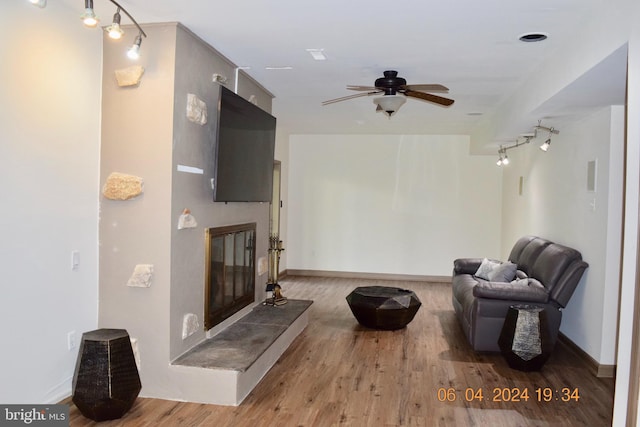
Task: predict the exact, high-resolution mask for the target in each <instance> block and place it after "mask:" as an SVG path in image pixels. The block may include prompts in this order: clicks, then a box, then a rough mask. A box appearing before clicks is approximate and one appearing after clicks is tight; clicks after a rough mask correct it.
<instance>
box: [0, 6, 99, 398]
mask: <svg viewBox="0 0 640 427" xmlns="http://www.w3.org/2000/svg"><path fill="white" fill-rule="evenodd" d="M79 21H80V20H79V19H78V9H73V10H71V9H69V8H68V7H67V6H65V5H62V4H60V2H56V1H50V2H49V5H48V7H47V8H46V9H39V8H36V7H33V6H31V5H30V4H29V3H28V2H26V1H10V2H8V1H4V2H2V3H0V27H2V28H3V31H4V32H5V37H2V38H0V52H1V55H2V59H1V61H2V66H0V82H1V83H0V84H1V85H2V88H1V89H0V91H1V92H0V93H1V95H0V129H2V133H0V140H1V141H0V162H1V163H2V167H0V183H1V186H0V199H1V200H2V206H3V210H2V220H1V221H0V224H1V225H0V235H1V236H2V238H1V239H0V271H2V279H1V280H2V282H1V285H0V286H1V289H2V297H1V298H0V320H1V321H0V335H1V336H2V340H3V343H4V344H3V350H2V351H1V352H0V384H2V386H1V387H0V402H2V403H53V402H57V401H59V400H60V399H62V398H64V397H66V396H68V395H69V394H70V393H71V378H72V376H73V371H74V368H75V362H76V357H77V351H78V350H77V349H74V350H73V351H69V350H68V349H67V332H69V331H76V333H77V335H76V340H77V341H78V342H79V341H80V338H81V334H82V333H83V332H86V331H89V330H93V329H95V328H96V326H97V245H98V237H97V233H98V225H97V222H98V192H97V189H98V169H99V164H98V149H99V138H100V119H99V118H100V80H101V58H102V36H101V34H100V32H94V33H92V32H91V31H89V30H86V29H84V28H83V27H82V25H80V22H79ZM9 34H10V35H11V37H8V36H6V35H9ZM73 250H78V251H79V254H80V265H79V269H78V271H71V251H73Z"/></svg>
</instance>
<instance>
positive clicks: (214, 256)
mask: <svg viewBox="0 0 640 427" xmlns="http://www.w3.org/2000/svg"><path fill="white" fill-rule="evenodd" d="M205 232H206V250H205V254H206V264H205V269H206V271H205V307H204V310H205V311H204V313H205V316H204V325H205V328H206V329H207V330H209V329H211V328H213V327H214V326H215V325H217V324H219V323H221V322H222V321H224V320H225V319H227V318H228V317H230V316H232V315H233V314H235V313H237V312H238V311H240V310H241V309H242V308H244V307H246V306H248V305H250V304H251V303H253V302H254V300H255V253H256V247H255V242H256V223H255V222H253V223H248V224H238V225H231V226H225V227H215V228H208V229H206V231H205Z"/></svg>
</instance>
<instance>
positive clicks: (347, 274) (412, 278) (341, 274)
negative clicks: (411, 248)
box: [279, 269, 451, 283]
mask: <svg viewBox="0 0 640 427" xmlns="http://www.w3.org/2000/svg"><path fill="white" fill-rule="evenodd" d="M287 276H304V277H335V278H340V279H371V280H397V281H405V282H440V283H442V282H447V283H449V282H451V276H422V275H415V274H390V273H363V272H353V271H331V270H298V269H287V270H285V271H283V272H282V273H280V274H279V277H280V278H284V277H287Z"/></svg>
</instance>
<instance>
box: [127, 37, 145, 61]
mask: <svg viewBox="0 0 640 427" xmlns="http://www.w3.org/2000/svg"><path fill="white" fill-rule="evenodd" d="M141 44H142V33H140V34H138V35H137V36H136V39H135V41H134V42H133V45H132V46H131V47H130V48H129V50H128V51H127V56H128V57H129V59H138V58H140V45H141Z"/></svg>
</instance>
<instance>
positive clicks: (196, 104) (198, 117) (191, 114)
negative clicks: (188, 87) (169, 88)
mask: <svg viewBox="0 0 640 427" xmlns="http://www.w3.org/2000/svg"><path fill="white" fill-rule="evenodd" d="M187 118H188V119H189V120H190V121H192V122H194V123H197V124H199V125H205V124H207V103H206V102H204V101H203V100H201V99H200V98H198V97H197V96H196V95H194V94H192V93H189V94H187Z"/></svg>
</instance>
